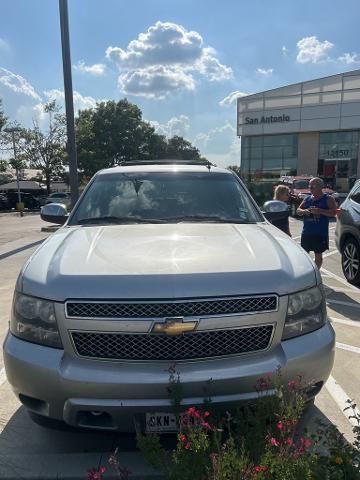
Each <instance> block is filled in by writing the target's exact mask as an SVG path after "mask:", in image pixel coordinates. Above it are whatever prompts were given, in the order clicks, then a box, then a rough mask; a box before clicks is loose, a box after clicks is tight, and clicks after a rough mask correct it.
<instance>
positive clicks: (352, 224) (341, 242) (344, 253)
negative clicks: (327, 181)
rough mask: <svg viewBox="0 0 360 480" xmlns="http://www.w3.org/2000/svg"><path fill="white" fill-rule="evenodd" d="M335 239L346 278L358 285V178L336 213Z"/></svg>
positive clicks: (359, 232) (359, 260) (359, 255)
mask: <svg viewBox="0 0 360 480" xmlns="http://www.w3.org/2000/svg"><path fill="white" fill-rule="evenodd" d="M337 217H338V218H337V222H336V230H335V241H336V246H337V248H338V250H339V252H340V253H341V266H342V270H343V273H344V275H345V278H346V280H347V281H348V282H349V283H352V284H353V285H360V180H357V182H356V183H355V185H354V186H353V188H352V190H351V191H350V193H349V195H348V196H347V198H346V200H345V201H344V202H343V203H342V204H341V207H340V210H339V213H338V215H337Z"/></svg>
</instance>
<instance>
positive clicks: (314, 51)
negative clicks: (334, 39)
mask: <svg viewBox="0 0 360 480" xmlns="http://www.w3.org/2000/svg"><path fill="white" fill-rule="evenodd" d="M296 45H297V47H298V50H299V51H298V54H297V57H296V61H297V62H298V63H320V62H323V61H326V60H329V57H328V52H329V50H331V49H332V48H333V47H334V44H333V43H331V42H329V41H328V40H324V41H323V42H320V41H319V40H318V39H317V37H316V36H312V37H304V38H302V39H301V40H299V41H298V42H297V44H296Z"/></svg>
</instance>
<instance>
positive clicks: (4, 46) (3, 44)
mask: <svg viewBox="0 0 360 480" xmlns="http://www.w3.org/2000/svg"><path fill="white" fill-rule="evenodd" d="M0 50H2V51H3V52H9V51H10V45H9V44H8V43H7V41H6V40H4V39H3V38H1V37H0Z"/></svg>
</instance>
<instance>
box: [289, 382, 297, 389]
mask: <svg viewBox="0 0 360 480" xmlns="http://www.w3.org/2000/svg"><path fill="white" fill-rule="evenodd" d="M288 387H289V389H290V390H295V388H296V382H295V380H289V381H288Z"/></svg>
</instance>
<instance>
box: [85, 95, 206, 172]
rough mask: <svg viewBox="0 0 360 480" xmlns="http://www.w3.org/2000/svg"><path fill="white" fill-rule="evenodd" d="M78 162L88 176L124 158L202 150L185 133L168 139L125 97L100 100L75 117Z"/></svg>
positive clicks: (189, 153)
mask: <svg viewBox="0 0 360 480" xmlns="http://www.w3.org/2000/svg"><path fill="white" fill-rule="evenodd" d="M76 140H77V152H78V164H79V168H80V170H82V172H83V173H84V175H85V176H92V175H93V174H94V173H95V172H97V171H98V170H100V169H102V168H109V167H113V166H115V165H118V164H119V163H121V161H124V160H142V159H157V158H169V157H172V158H185V159H188V158H191V159H192V158H199V157H200V153H199V151H198V150H197V149H196V148H195V147H193V146H192V145H191V143H190V142H188V141H187V140H184V139H183V138H182V137H173V138H172V139H170V140H169V141H167V139H166V137H165V136H163V135H158V134H156V133H155V129H154V127H153V126H152V125H151V124H150V123H149V122H145V121H144V120H143V119H142V113H141V110H140V108H139V107H138V106H137V105H134V104H132V103H130V102H128V100H126V99H123V100H120V101H118V102H115V101H108V102H100V103H98V104H97V105H96V107H95V108H92V109H88V110H82V111H80V112H79V116H78V118H77V119H76Z"/></svg>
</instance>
